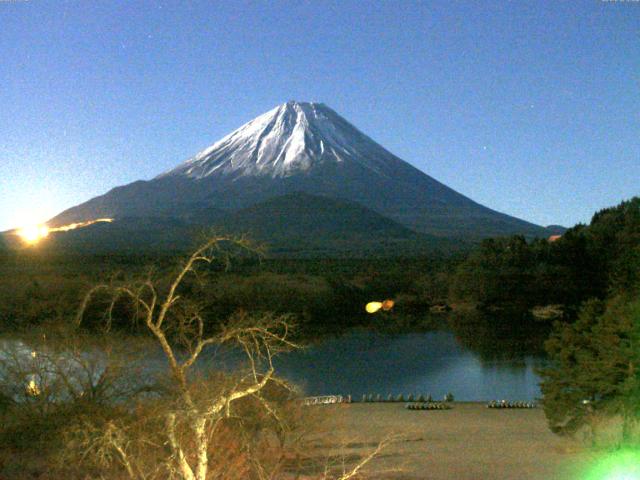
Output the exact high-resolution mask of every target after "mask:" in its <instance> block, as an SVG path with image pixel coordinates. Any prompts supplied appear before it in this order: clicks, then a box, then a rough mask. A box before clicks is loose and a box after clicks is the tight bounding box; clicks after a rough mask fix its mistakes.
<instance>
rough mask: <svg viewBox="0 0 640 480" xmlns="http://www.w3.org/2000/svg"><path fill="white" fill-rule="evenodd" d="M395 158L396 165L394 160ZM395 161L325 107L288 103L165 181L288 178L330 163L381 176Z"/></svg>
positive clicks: (217, 143)
mask: <svg viewBox="0 0 640 480" xmlns="http://www.w3.org/2000/svg"><path fill="white" fill-rule="evenodd" d="M392 159H393V160H392ZM395 160H396V157H395V156H394V155H392V154H391V153H389V152H388V151H387V150H385V149H384V148H383V147H382V146H380V145H378V144H377V143H376V142H374V141H373V140H372V139H370V138H369V137H367V136H366V135H364V134H363V133H362V132H360V131H359V130H358V129H357V128H355V127H354V126H353V125H351V124H350V123H349V122H347V121H346V120H345V119H344V118H342V117H341V116H340V115H338V114H337V113H336V112H334V111H333V110H332V109H330V108H329V107H327V106H326V105H324V104H322V103H307V102H296V101H289V102H287V103H284V104H282V105H279V106H277V107H276V108H274V109H272V110H270V111H268V112H267V113H264V114H262V115H260V116H258V117H256V118H255V119H253V120H251V121H250V122H248V123H246V124H245V125H243V126H242V127H240V128H238V129H237V130H235V131H234V132H232V133H230V134H229V135H227V136H225V137H224V138H222V139H221V140H219V141H218V142H216V143H214V144H213V145H211V146H210V147H208V148H206V149H205V150H203V151H201V152H200V153H198V154H196V155H195V156H194V157H192V158H190V159H189V160H187V161H186V162H184V163H182V164H180V165H178V166H177V167H176V168H174V169H172V170H170V171H169V172H166V173H164V174H162V175H160V177H166V176H186V177H189V178H194V179H201V178H205V177H210V176H218V175H220V176H232V177H241V176H267V177H272V178H278V177H280V178H282V177H288V176H291V175H294V174H297V173H305V172H308V171H310V170H311V169H312V168H313V167H314V166H317V165H319V164H322V163H326V162H337V163H340V162H345V161H354V162H357V163H359V164H360V165H361V166H364V167H366V168H368V169H370V170H373V171H375V172H377V173H382V172H383V171H384V170H385V168H384V166H385V164H387V165H386V166H387V167H390V165H388V162H389V161H391V162H393V161H395Z"/></svg>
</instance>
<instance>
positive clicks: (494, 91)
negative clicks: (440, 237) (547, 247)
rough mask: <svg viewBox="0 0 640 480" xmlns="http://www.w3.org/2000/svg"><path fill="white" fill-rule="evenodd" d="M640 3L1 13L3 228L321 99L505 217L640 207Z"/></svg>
mask: <svg viewBox="0 0 640 480" xmlns="http://www.w3.org/2000/svg"><path fill="white" fill-rule="evenodd" d="M639 76H640V2H635V1H626V2H623V1H597V0H593V1H578V0H576V1H570V2H556V1H547V2H540V1H536V2H525V1H491V2H452V1H450V0H446V1H438V2H435V1H434V2H409V1H393V2H378V1H376V2H374V1H370V2H363V1H355V2H349V1H337V2H323V1H317V2H302V1H298V2H282V1H277V2H276V1H274V2H264V3H261V2H247V3H241V2H237V1H233V2H232V1H225V2H214V1H200V2H182V1H160V0H158V1H124V0H123V1H114V0H108V1H64V0H52V1H39V0H28V1H21V0H10V1H6V0H2V1H0V202H1V203H0V230H2V229H6V228H10V227H15V226H19V225H21V224H24V223H27V222H32V221H42V220H45V219H46V218H49V217H51V216H53V215H54V214H56V213H58V212H60V211H61V210H63V209H65V208H68V207H71V206H73V205H75V204H78V203H80V202H83V201H85V200H88V199H89V198H91V197H93V196H96V195H99V194H102V193H104V192H106V191H107V190H109V189H110V188H112V187H114V186H117V185H121V184H125V183H129V182H131V181H134V180H137V179H149V178H151V177H153V176H155V175H156V174H158V173H160V172H162V171H164V170H167V169H169V168H170V167H172V166H174V165H176V164H177V163H179V162H181V161H183V160H185V159H186V158H188V157H189V156H191V155H193V154H194V153H196V152H197V151H199V150H201V149H203V148H204V147H206V146H208V145H210V144H212V143H214V142H215V141H216V140H218V139H219V138H220V137H222V136H223V135H225V134H227V133H229V132H230V131H231V130H233V129H235V128H237V127H239V126H240V125H241V124H243V123H245V122H246V121H248V120H251V119H252V118H253V117H255V116H257V115H258V114H260V113H263V112H265V111H267V110H269V109H271V108H273V107H274V106H276V105H277V104H280V103H283V102H286V101H287V100H292V99H295V100H299V101H319V102H324V103H326V104H327V105H329V106H330V107H332V108H333V109H334V110H336V111H337V112H338V113H340V114H341V115H343V116H344V117H345V118H346V119H347V120H349V121H351V122H352V123H353V124H354V125H356V126H357V127H358V128H360V129H361V130H362V131H364V132H365V133H366V134H368V135H369V136H371V137H372V138H373V139H374V140H376V141H378V142H379V143H381V144H382V145H383V146H385V147H386V148H387V149H389V150H390V151H392V152H393V153H395V154H396V155H398V156H399V157H400V158H402V159H404V160H406V161H408V162H409V163H411V164H413V165H415V166H416V167H418V168H420V169H421V170H423V171H424V172H426V173H427V174H429V175H431V176H432V177H434V178H436V179H438V180H439V181H441V182H443V183H445V184H447V185H449V186H450V187H452V188H454V189H455V190H457V191H459V192H461V193H463V194H464V195H467V196H469V197H471V198H472V199H474V200H476V201H477V202H479V203H482V204H484V205H486V206H488V207H491V208H493V209H496V210H499V211H502V212H505V213H508V214H511V215H515V216H517V217H520V218H523V219H526V220H529V221H532V222H535V223H538V224H543V225H546V224H550V223H560V224H564V225H567V226H570V225H573V224H574V223H576V222H587V221H589V219H590V217H591V214H592V213H593V212H594V211H595V210H597V209H600V208H603V207H606V206H609V205H613V204H616V203H618V202H619V201H621V200H622V199H625V198H629V197H631V196H633V195H638V194H640V81H639V80H640V79H639Z"/></svg>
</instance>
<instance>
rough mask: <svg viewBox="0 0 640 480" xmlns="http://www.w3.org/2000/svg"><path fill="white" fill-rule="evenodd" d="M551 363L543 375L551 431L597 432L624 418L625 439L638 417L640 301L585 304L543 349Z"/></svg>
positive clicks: (615, 299)
mask: <svg viewBox="0 0 640 480" xmlns="http://www.w3.org/2000/svg"><path fill="white" fill-rule="evenodd" d="M545 347H546V349H547V352H548V353H549V357H550V361H551V365H550V366H549V367H548V368H546V369H543V370H542V371H541V372H540V373H541V376H542V379H543V382H542V384H541V388H542V393H543V396H544V401H543V405H544V410H545V414H546V416H547V420H548V422H549V426H550V428H551V430H552V431H554V432H556V433H573V432H575V431H576V430H578V429H579V428H580V427H582V426H583V425H590V426H591V428H592V430H593V428H594V421H595V419H596V418H598V416H600V415H602V414H604V415H620V416H621V417H622V419H623V428H622V430H623V441H628V440H629V437H630V432H631V427H632V425H633V423H634V422H635V421H636V419H637V418H638V417H639V415H640V297H637V296H636V297H635V298H629V297H627V296H623V295H618V296H615V297H613V298H612V299H610V300H609V301H608V302H607V303H604V302H602V301H598V300H591V301H588V302H586V303H585V305H584V306H583V308H582V309H581V311H580V314H579V316H578V319H577V321H576V322H575V323H573V324H558V325H557V326H556V328H555V330H554V332H553V333H552V335H551V337H550V338H549V340H548V341H547V343H546V345H545Z"/></svg>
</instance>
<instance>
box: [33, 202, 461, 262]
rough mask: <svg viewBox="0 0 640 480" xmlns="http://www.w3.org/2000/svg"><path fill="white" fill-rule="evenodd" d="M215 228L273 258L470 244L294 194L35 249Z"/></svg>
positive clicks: (50, 241) (105, 247)
mask: <svg viewBox="0 0 640 480" xmlns="http://www.w3.org/2000/svg"><path fill="white" fill-rule="evenodd" d="M211 232H216V233H225V234H231V235H237V236H240V235H245V236H247V237H248V238H250V239H252V240H254V241H256V242H257V243H262V244H266V246H267V249H268V255H270V256H289V257H314V256H318V257H366V256H369V255H375V256H385V257H392V256H412V255H425V254H433V253H436V252H451V251H458V250H460V249H462V248H465V247H467V245H466V244H465V243H464V242H459V241H458V242H452V241H450V240H447V239H443V238H439V237H435V236H430V235H425V234H419V233H416V232H414V231H412V230H410V229H408V228H406V227H404V226H402V225H400V224H399V223H397V222H394V221H393V220H390V219H388V218H385V217H383V216H382V215H380V214H378V213H376V212H374V211H372V210H370V209H368V208H366V207H363V206H362V205H358V204H357V203H355V202H349V201H346V200H338V199H334V198H328V197H321V196H316V195H309V194H306V193H301V192H297V193H291V194H287V195H283V196H280V197H275V198H271V199H269V200H267V201H265V202H261V203H258V204H256V205H253V206H251V207H248V208H245V209H241V210H239V211H237V212H233V213H228V214H221V213H220V211H219V210H217V209H207V208H197V209H194V210H193V211H192V212H191V216H190V220H189V221H185V220H183V219H178V218H169V217H124V218H122V219H116V220H114V221H113V222H111V223H97V224H94V225H91V226H88V227H85V228H79V229H76V230H70V231H66V232H55V233H51V234H50V235H49V237H47V239H46V240H45V241H43V242H42V243H41V244H39V245H37V246H35V247H33V248H38V249H41V250H48V251H52V252H77V253H109V252H119V253H152V252H167V251H174V252H179V251H184V250H188V249H190V248H192V247H193V246H194V245H196V244H197V242H198V241H199V239H202V238H203V237H204V236H205V235H207V234H208V233H211Z"/></svg>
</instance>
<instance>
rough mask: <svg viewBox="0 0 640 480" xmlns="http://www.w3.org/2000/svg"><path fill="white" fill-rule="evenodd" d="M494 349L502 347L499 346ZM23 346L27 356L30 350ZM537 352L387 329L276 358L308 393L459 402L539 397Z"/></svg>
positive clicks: (157, 357)
mask: <svg viewBox="0 0 640 480" xmlns="http://www.w3.org/2000/svg"><path fill="white" fill-rule="evenodd" d="M151 348H152V349H153V351H152V352H148V353H147V354H146V355H145V360H144V364H145V366H144V368H143V370H144V371H145V372H146V373H143V374H142V376H144V377H145V378H146V380H147V381H149V380H150V379H151V377H153V376H154V375H157V374H158V373H160V372H161V371H165V369H166V368H167V364H166V361H165V359H164V357H163V356H162V353H161V352H160V350H159V349H156V348H153V347H151ZM496 348H500V347H499V346H496ZM19 350H22V351H23V355H25V357H26V356H28V355H29V352H30V351H31V350H30V348H29V347H27V346H22V348H20V349H19ZM238 359H239V356H238V355H236V354H229V352H228V351H227V352H226V353H225V352H224V351H218V352H217V355H214V351H213V350H209V351H207V352H203V355H202V356H201V359H200V361H199V362H198V367H199V369H200V370H201V371H207V369H210V368H220V367H221V366H225V367H226V368H230V367H231V366H232V365H233V364H237V361H238ZM542 364H543V361H542V360H541V359H539V358H536V357H531V356H528V357H524V358H520V359H517V360H504V359H503V360H496V361H493V362H492V361H486V360H482V359H481V358H480V357H479V356H478V355H477V354H475V353H473V352H472V351H470V350H468V349H466V348H464V347H462V346H461V345H460V344H459V343H458V342H457V341H456V338H455V336H454V334H453V333H450V332H442V331H439V332H428V333H405V334H393V335H391V334H382V333H375V332H368V331H358V332H352V333H348V334H345V335H342V336H340V337H338V338H331V339H326V340H324V341H322V342H320V343H319V344H317V345H314V346H312V347H308V348H305V349H304V350H301V351H294V352H289V353H286V354H283V355H281V356H280V357H278V358H277V359H276V362H275V366H276V371H277V373H278V374H279V375H280V376H283V377H285V378H287V379H289V380H290V381H292V382H294V383H295V384H297V385H299V386H300V387H301V388H302V389H303V391H304V392H305V394H307V395H327V394H342V395H348V394H351V395H352V396H353V398H354V399H360V398H361V396H362V395H363V394H373V395H374V396H375V395H377V394H379V395H381V396H382V397H383V398H386V397H387V396H388V395H389V394H392V395H393V396H394V397H395V396H397V395H398V394H403V395H405V397H406V396H407V395H409V394H413V395H415V396H418V395H421V394H422V395H425V396H426V395H428V394H430V395H432V396H433V398H434V399H442V398H443V397H444V395H445V394H446V393H448V392H451V393H453V395H454V397H455V399H456V400H461V401H487V400H494V399H495V400H500V399H507V400H527V401H532V400H535V399H537V398H539V397H540V388H539V386H538V383H539V378H538V376H537V375H536V374H535V368H536V367H539V366H541V365H542Z"/></svg>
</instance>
